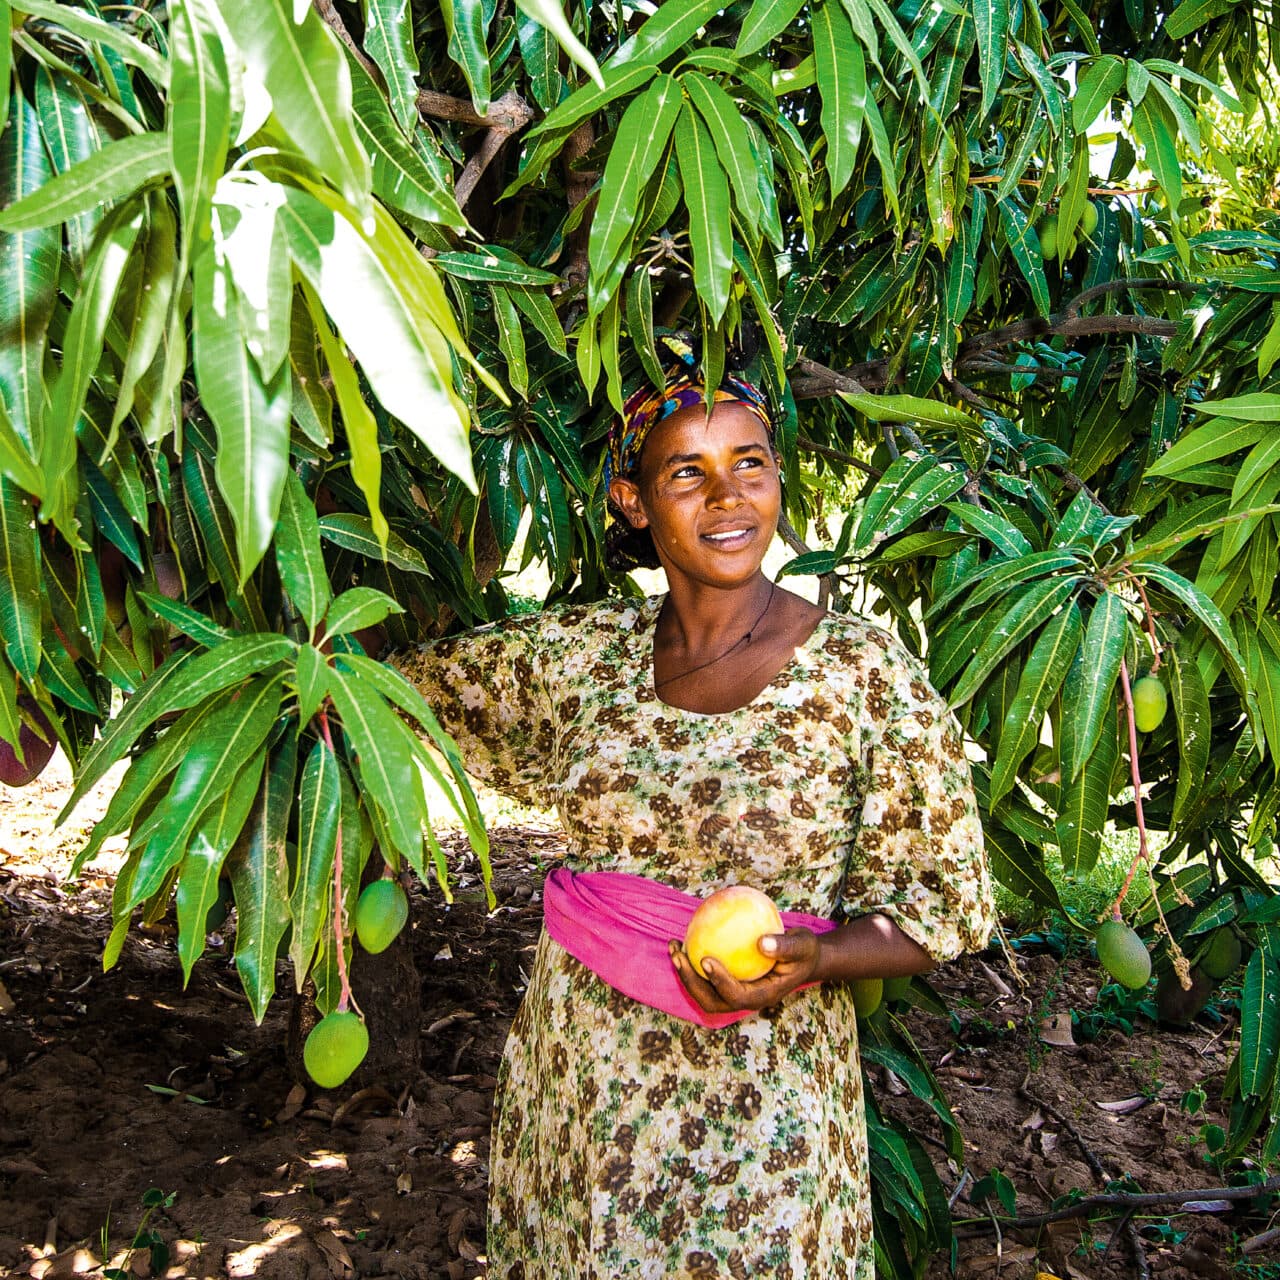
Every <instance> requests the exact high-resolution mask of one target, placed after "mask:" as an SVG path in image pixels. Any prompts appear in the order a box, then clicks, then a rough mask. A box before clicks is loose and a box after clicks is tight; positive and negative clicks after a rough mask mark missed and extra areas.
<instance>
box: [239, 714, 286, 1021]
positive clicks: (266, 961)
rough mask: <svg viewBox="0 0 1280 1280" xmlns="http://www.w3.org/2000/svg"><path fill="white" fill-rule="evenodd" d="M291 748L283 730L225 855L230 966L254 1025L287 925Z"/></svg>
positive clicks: (271, 986) (270, 990)
mask: <svg viewBox="0 0 1280 1280" xmlns="http://www.w3.org/2000/svg"><path fill="white" fill-rule="evenodd" d="M297 751H298V748H297V738H296V737H295V736H294V735H293V734H291V733H287V734H285V736H284V738H283V740H282V741H281V743H280V745H279V746H278V747H277V748H276V749H275V751H274V752H273V753H272V755H271V757H270V759H269V761H268V763H267V768H266V771H265V773H264V774H263V777H262V786H261V788H260V789H259V791H258V795H257V798H256V799H255V801H254V805H253V808H252V810H251V811H250V814H249V820H248V824H247V825H246V827H245V828H244V830H243V831H242V832H241V833H240V840H239V842H238V844H237V846H236V848H235V850H234V852H233V855H232V857H231V860H230V866H231V887H232V890H233V891H234V893H235V899H236V956H235V959H236V970H237V972H238V973H239V974H240V982H241V985H242V986H243V987H244V991H245V995H247V996H248V997H249V1005H250V1007H251V1008H252V1009H253V1017H254V1021H255V1022H257V1023H259V1024H260V1023H261V1022H262V1019H263V1016H264V1015H265V1014H266V1011H267V1005H268V1004H269V1003H270V1001H271V997H272V995H273V994H274V993H275V989H276V956H277V953H278V952H279V949H280V942H281V939H283V937H284V933H285V930H286V929H287V928H288V927H289V858H288V850H287V840H288V829H289V814H290V811H291V810H292V808H293V797H294V775H295V772H296V770H297Z"/></svg>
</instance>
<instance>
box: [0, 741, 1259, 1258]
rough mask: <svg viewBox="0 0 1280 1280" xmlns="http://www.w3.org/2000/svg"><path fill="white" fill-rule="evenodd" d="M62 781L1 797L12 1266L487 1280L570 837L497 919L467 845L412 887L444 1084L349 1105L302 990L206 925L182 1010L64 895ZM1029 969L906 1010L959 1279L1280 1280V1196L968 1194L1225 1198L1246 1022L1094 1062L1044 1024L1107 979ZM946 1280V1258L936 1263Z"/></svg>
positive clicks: (134, 945)
mask: <svg viewBox="0 0 1280 1280" xmlns="http://www.w3.org/2000/svg"><path fill="white" fill-rule="evenodd" d="M66 785H67V778H66V772H65V766H63V768H62V769H61V770H59V769H58V768H56V767H55V768H53V769H51V770H49V771H48V772H46V774H45V775H44V776H43V777H42V778H41V779H39V780H38V781H37V782H36V783H34V784H33V785H32V786H30V787H28V788H25V789H23V790H21V791H13V790H8V789H4V788H0V1276H10V1275H30V1276H32V1277H37V1278H39V1277H43V1278H44V1280H59V1278H60V1277H65V1276H72V1275H79V1274H87V1275H102V1274H103V1269H104V1268H111V1267H115V1268H120V1269H122V1271H127V1273H128V1274H129V1275H133V1276H139V1277H145V1276H148V1275H156V1276H169V1277H200V1278H203V1277H224V1276H225V1277H242V1276H263V1277H270V1278H272V1280H295V1278H296V1280H330V1278H332V1280H348V1278H350V1277H368V1278H370V1280H372V1278H374V1277H406V1278H421V1280H463V1278H471V1277H479V1276H483V1275H484V1274H485V1266H484V1213H485V1196H486V1191H487V1154H488V1125H489V1115H490V1107H491V1103H492V1092H493V1086H494V1075H495V1072H496V1070H497V1065H498V1059H499V1056H500V1053H501V1050H502V1044H503V1040H504V1037H505V1034H506V1030H507V1026H508V1024H509V1023H510V1020H511V1018H512V1016H513V1014H514V1012H515V1008H516V1004H517V1002H518V1000H519V996H520V990H521V988H522V986H523V981H524V977H523V966H524V965H525V964H526V963H527V958H528V956H529V954H530V951H531V948H532V946H533V943H534V940H535V938H536V936H537V932H538V929H539V927H540V921H541V905H540V893H539V886H540V883H541V878H542V875H543V873H544V871H545V869H546V867H547V865H548V864H549V863H553V862H554V861H555V859H556V857H557V856H558V853H559V846H558V843H557V839H556V837H555V835H554V833H552V832H549V831H547V830H533V829H529V828H509V829H505V830H499V831H496V832H495V833H494V845H495V855H494V863H495V873H496V874H495V889H496V892H497V896H498V901H499V906H498V909H497V911H495V912H494V913H492V914H488V913H486V911H485V910H484V906H483V901H482V897H481V894H480V893H479V878H478V874H477V873H476V871H475V869H474V867H473V866H471V865H470V864H468V863H467V862H466V860H465V859H464V858H463V855H462V854H461V852H460V851H459V852H458V853H457V857H458V865H459V867H460V868H462V869H461V871H460V873H459V875H458V878H457V883H456V890H457V901H456V902H455V904H454V905H453V906H452V907H446V906H445V904H444V903H443V902H442V900H441V897H440V895H439V893H438V892H436V891H435V890H434V889H432V890H431V891H428V890H425V889H421V888H419V889H418V890H416V891H415V895H414V902H413V915H412V921H413V930H414V932H413V941H414V952H415V958H416V962H417V965H418V968H419V970H420V972H421V974H422V981H423V992H422V995H423V1005H424V1009H425V1016H424V1018H423V1023H422V1033H421V1034H422V1043H421V1048H422V1063H423V1065H422V1070H421V1073H420V1074H419V1075H418V1076H417V1078H415V1079H412V1080H395V1079H387V1080H384V1081H381V1082H380V1083H377V1084H374V1085H372V1086H369V1087H366V1088H364V1089H362V1090H359V1091H353V1090H342V1089H339V1090H336V1091H334V1092H333V1093H332V1094H325V1093H323V1092H321V1091H314V1090H313V1091H310V1092H309V1091H307V1090H305V1089H303V1088H302V1087H301V1086H298V1085H296V1084H295V1082H294V1080H293V1079H292V1078H291V1077H290V1074H289V1071H288V1067H287V1063H286V1056H285V1053H284V1048H283V1046H284V1042H285V1039H286V1029H287V1022H288V1014H289V999H288V995H287V991H288V983H289V979H288V976H287V973H286V971H284V970H282V972H281V975H280V983H279V990H280V991H282V992H285V993H286V994H284V995H283V996H280V995H278V996H277V999H276V1000H275V1001H274V1002H273V1004H272V1006H271V1009H270V1012H269V1013H268V1016H267V1018H266V1020H265V1021H264V1023H263V1025H262V1026H261V1027H255V1026H254V1024H253V1020H252V1018H251V1016H250V1013H249V1009H248V1004H247V1002H246V1000H245V998H244V996H243V994H242V993H241V992H240V988H239V982H238V980H237V977H236V974H235V969H234V967H233V965H232V961H231V939H230V938H229V937H227V938H222V937H219V936H218V935H212V937H211V945H210V949H209V951H208V952H206V955H205V957H204V958H203V959H202V960H201V962H200V963H199V964H198V965H197V966H196V969H195V972H194V974H193V977H192V981H191V984H190V986H189V987H188V989H187V990H186V991H185V992H184V991H183V990H182V974H181V968H180V966H179V964H178V961H177V957H176V954H175V952H174V949H173V938H172V933H171V931H167V930H165V929H164V928H163V927H161V928H158V929H156V930H153V931H151V932H149V933H144V932H140V931H138V930H137V929H135V930H133V931H132V932H131V934H130V937H129V941H128V942H127V944H126V946H125V948H124V952H123V955H122V957H121V960H120V963H119V964H118V965H117V966H116V968H115V969H113V970H112V971H111V972H110V973H107V974H104V973H103V972H102V969H101V954H102V949H103V944H104V941H105V938H106V936H107V933H108V931H109V918H110V917H109V905H110V890H111V877H110V874H109V873H108V872H102V871H99V870H97V869H92V870H91V871H90V872H89V873H87V874H86V875H85V876H84V877H83V878H82V879H81V880H80V881H79V882H78V883H76V884H74V885H69V884H67V883H65V881H64V879H63V877H64V873H65V871H66V868H67V866H68V864H69V857H70V854H71V853H72V852H74V850H75V848H77V847H78V845H79V843H80V842H81V841H82V839H83V833H84V831H86V830H87V829H88V827H89V826H90V825H91V823H92V820H93V817H94V802H90V803H89V804H88V805H87V806H86V807H85V808H84V809H83V810H82V811H81V812H80V813H79V814H78V815H77V819H76V821H75V822H74V823H73V825H71V826H70V827H69V828H64V829H62V830H61V831H58V832H55V831H54V830H53V824H52V818H53V815H54V814H55V813H56V812H57V809H58V808H59V806H60V805H61V803H62V801H63V799H64V798H65V794H66ZM108 785H109V784H108ZM100 811H101V810H100V809H98V812H100ZM107 864H108V866H109V865H110V859H109V858H108V860H107ZM1016 963H1017V969H1018V972H1017V974H1016V975H1015V973H1013V972H1012V971H1011V968H1010V965H1009V963H1008V961H1007V959H1006V957H1005V955H1004V954H1003V953H1002V952H1000V951H999V950H993V951H990V952H988V953H987V954H986V955H984V956H979V957H970V958H968V959H966V960H964V961H962V962H959V963H957V964H955V965H952V966H949V967H948V968H947V970H945V971H944V972H942V973H941V974H939V975H935V977H936V984H935V985H936V986H937V987H938V988H939V989H940V990H942V991H943V992H944V993H945V995H946V996H947V998H948V1000H949V1001H950V1002H951V1004H952V1007H953V1009H954V1010H955V1012H954V1013H953V1015H952V1016H951V1017H950V1018H944V1017H941V1016H937V1015H932V1014H928V1013H924V1012H922V1011H919V1010H911V1011H910V1012H909V1013H908V1014H907V1016H906V1021H907V1024H908V1026H909V1028H910V1031H911V1034H912V1035H913V1037H914V1038H915V1039H916V1041H917V1043H918V1044H919V1046H920V1047H921V1049H922V1050H923V1052H924V1054H925V1056H926V1058H927V1059H928V1061H929V1062H930V1063H931V1064H932V1065H933V1066H934V1067H935V1069H936V1071H937V1072H938V1075H939V1078H940V1079H941V1080H942V1081H943V1082H944V1085H945V1087H946V1089H947V1091H948V1094H949V1097H950V1100H951V1103H952V1105H953V1107H954V1109H955V1111H956V1113H957V1114H958V1116H959V1117H960V1119H961V1122H962V1125H963V1128H964V1132H965V1135H966V1161H965V1166H964V1168H963V1169H957V1168H955V1167H954V1166H951V1165H949V1164H948V1163H947V1162H946V1158H945V1155H944V1153H943V1151H942V1149H941V1146H940V1144H939V1143H938V1141H937V1134H938V1130H937V1126H936V1121H934V1120H933V1119H932V1116H931V1113H928V1112H926V1111H924V1110H923V1109H922V1108H920V1106H919V1104H917V1103H916V1102H915V1101H914V1099H912V1098H911V1097H910V1096H909V1095H906V1094H904V1093H902V1092H901V1091H900V1088H901V1087H900V1086H897V1082H896V1081H895V1080H893V1079H891V1078H888V1077H885V1076H884V1075H883V1073H879V1072H877V1075H876V1077H875V1078H876V1079H877V1080H878V1081H879V1084H880V1090H879V1091H880V1094H881V1096H882V1098H883V1099H884V1101H885V1106H886V1107H887V1109H889V1110H890V1111H892V1112H894V1113H895V1114H897V1115H898V1116H900V1117H902V1118H905V1119H908V1120H909V1121H910V1122H911V1123H912V1124H913V1125H914V1126H915V1131H916V1132H917V1133H919V1134H921V1135H923V1137H924V1140H925V1141H926V1142H927V1143H929V1144H930V1149H931V1150H932V1151H934V1154H935V1156H936V1157H937V1161H938V1169H939V1173H940V1176H941V1178H942V1182H943V1184H944V1186H945V1187H946V1188H948V1190H949V1192H951V1193H954V1194H953V1213H954V1215H955V1217H956V1219H957V1220H969V1222H971V1223H972V1224H974V1225H964V1226H962V1227H961V1228H960V1233H959V1234H960V1241H959V1253H958V1258H959V1269H958V1274H959V1275H960V1276H962V1277H980V1276H988V1275H990V1276H997V1275H1000V1276H1004V1277H1008V1278H1009V1280H1020V1278H1022V1277H1026V1278H1028V1280H1029V1278H1030V1277H1033V1276H1034V1275H1035V1274H1036V1273H1037V1272H1038V1271H1045V1272H1049V1273H1051V1274H1052V1275H1054V1276H1058V1277H1063V1278H1064V1280H1068V1278H1076V1280H1086V1278H1088V1280H1119V1278H1120V1277H1124V1278H1126V1280H1128V1278H1130V1277H1141V1276H1143V1275H1150V1276H1156V1277H1162V1278H1164V1280H1204V1278H1205V1277H1209V1278H1211V1280H1212V1278H1213V1277H1219V1276H1220V1277H1229V1276H1236V1277H1250V1278H1251V1280H1252V1278H1256V1280H1262V1278H1263V1277H1275V1276H1280V1264H1277V1262H1276V1259H1277V1257H1278V1256H1280V1250H1277V1251H1276V1252H1273V1253H1271V1254H1267V1253H1266V1252H1265V1251H1263V1252H1257V1253H1252V1254H1250V1255H1249V1264H1250V1265H1249V1266H1248V1267H1247V1268H1246V1267H1239V1268H1238V1269H1236V1270H1234V1271H1233V1270H1232V1266H1233V1263H1234V1262H1235V1260H1236V1259H1237V1257H1238V1242H1240V1241H1242V1240H1244V1239H1246V1238H1249V1237H1252V1236H1257V1235H1258V1234H1260V1233H1262V1232H1263V1231H1265V1230H1267V1229H1268V1227H1274V1226H1275V1225H1276V1220H1271V1221H1268V1218H1267V1216H1266V1215H1267V1210H1268V1208H1269V1209H1270V1212H1271V1213H1272V1215H1273V1218H1275V1215H1276V1206H1277V1204H1278V1203H1280V1202H1277V1201H1276V1200H1274V1199H1273V1200H1272V1201H1271V1203H1270V1206H1267V1205H1265V1204H1258V1203H1256V1202H1255V1203H1253V1204H1251V1205H1244V1206H1242V1205H1239V1204H1235V1205H1229V1204H1225V1203H1222V1202H1219V1203H1217V1204H1214V1203H1213V1202H1212V1201H1213V1198H1212V1197H1208V1196H1198V1197H1197V1200H1199V1201H1200V1203H1195V1202H1193V1203H1192V1204H1189V1205H1185V1206H1182V1207H1181V1208H1180V1209H1178V1208H1169V1207H1165V1208H1157V1209H1144V1210H1142V1211H1141V1213H1140V1214H1139V1215H1135V1216H1134V1217H1133V1219H1132V1220H1131V1225H1130V1226H1129V1227H1128V1228H1126V1229H1124V1230H1121V1229H1119V1228H1118V1226H1117V1224H1116V1223H1115V1221H1114V1220H1101V1219H1095V1220H1094V1221H1093V1222H1092V1223H1089V1222H1088V1221H1087V1220H1083V1219H1080V1220H1074V1221H1067V1222H1063V1223H1059V1224H1056V1225H1055V1226H1053V1227H1039V1228H1036V1227H1026V1228H1008V1227H1006V1229H1005V1230H1004V1231H1003V1233H1000V1234H997V1233H996V1231H994V1230H993V1228H992V1226H991V1223H990V1221H989V1217H988V1215H987V1212H986V1208H985V1205H984V1203H982V1202H981V1201H980V1202H979V1203H977V1204H975V1203H971V1196H972V1195H973V1193H974V1190H975V1186H978V1187H980V1184H981V1180H982V1179H984V1178H986V1177H988V1175H990V1174H991V1172H992V1171H993V1170H999V1171H1000V1172H1001V1173H1002V1174H1003V1175H1004V1177H1006V1178H1007V1179H1008V1180H1009V1183H1010V1184H1011V1186H1012V1189H1013V1191H1014V1192H1015V1193H1016V1210H1017V1213H1018V1214H1019V1215H1022V1216H1027V1215H1032V1214H1036V1213H1040V1212H1043V1211H1044V1210H1045V1209H1047V1208H1048V1207H1049V1205H1050V1202H1051V1201H1054V1200H1055V1199H1056V1198H1058V1197H1062V1196H1066V1195H1069V1194H1070V1193H1072V1192H1073V1191H1078V1192H1080V1193H1083V1194H1086V1195H1090V1194H1094V1193H1096V1192H1099V1191H1101V1190H1103V1188H1104V1184H1105V1182H1106V1181H1107V1180H1110V1179H1118V1178H1127V1179H1129V1180H1130V1181H1129V1182H1128V1183H1126V1184H1125V1185H1126V1186H1127V1187H1128V1188H1129V1189H1131V1190H1137V1189H1141V1190H1142V1191H1145V1192H1176V1191H1192V1190H1196V1189H1199V1188H1211V1187H1214V1186H1216V1185H1217V1184H1218V1181H1219V1179H1218V1177H1217V1176H1216V1174H1215V1172H1214V1170H1213V1167H1212V1166H1211V1164H1210V1163H1209V1162H1208V1160H1207V1158H1206V1148H1205V1144H1204V1136H1203V1133H1202V1126H1205V1125H1212V1124H1222V1125H1225V1119H1224V1117H1223V1115H1222V1114H1221V1109H1220V1107H1219V1106H1218V1104H1217V1101H1216V1099H1217V1094H1218V1090H1219V1088H1220V1085H1221V1083H1222V1079H1223V1076H1224V1073H1225V1070H1226V1066H1227V1063H1228V1061H1229V1060H1230V1055H1231V1052H1232V1042H1233V1038H1234V1036H1235V1035H1236V1032H1237V1027H1236V1022H1235V1019H1234V1017H1233V1016H1232V1013H1231V1010H1230V1007H1229V1006H1227V1008H1226V1011H1225V1016H1224V1017H1219V1018H1217V1020H1216V1021H1214V1020H1213V1019H1209V1018H1206V1019H1203V1020H1201V1021H1199V1022H1197V1023H1196V1024H1195V1025H1194V1026H1193V1027H1192V1028H1191V1029H1190V1030H1189V1031H1186V1032H1182V1033H1178V1032H1170V1031H1162V1030H1159V1029H1157V1028H1156V1027H1155V1026H1154V1025H1153V1024H1152V1023H1151V1022H1149V1021H1148V1020H1146V1019H1145V1018H1142V1017H1139V1018H1138V1019H1137V1020H1136V1023H1135V1027H1134V1031H1133V1034H1131V1035H1125V1034H1124V1033H1123V1032H1121V1031H1120V1030H1117V1029H1115V1028H1114V1027H1104V1028H1103V1030H1102V1032H1101V1034H1100V1035H1098V1037H1097V1038H1095V1039H1093V1040H1091V1041H1088V1042H1083V1041H1084V1038H1085V1028H1084V1027H1082V1026H1080V1025H1077V1027H1076V1033H1075V1035H1076V1038H1077V1039H1079V1040H1081V1041H1082V1043H1079V1044H1077V1045H1076V1046H1075V1047H1055V1046H1051V1045H1048V1044H1045V1043H1044V1042H1043V1039H1042V1038H1041V1037H1042V1032H1043V1030H1044V1029H1045V1027H1046V1026H1047V1027H1049V1028H1050V1030H1049V1034H1050V1035H1052V1034H1053V1032H1052V1027H1054V1026H1057V1027H1058V1028H1059V1029H1061V1027H1062V1025H1063V1024H1064V1021H1065V1025H1066V1026H1067V1027H1068V1028H1069V1026H1070V1022H1069V1018H1070V1014H1071V1011H1072V1010H1075V1011H1076V1012H1077V1013H1079V1014H1083V1015H1088V1014H1089V1013H1090V1011H1091V1010H1092V1011H1094V1017H1093V1021H1094V1022H1095V1023H1096V1022H1099V1021H1102V1022H1105V1021H1106V1019H1105V1018H1103V1017H1100V1016H1099V1015H1098V1012H1097V1004H1098V983H1099V981H1100V975H1099V972H1098V970H1097V969H1096V967H1095V966H1094V965H1093V964H1092V963H1091V962H1090V961H1089V960H1088V959H1087V957H1077V958H1071V959H1068V960H1065V961H1064V960H1063V959H1062V958H1061V957H1060V956H1059V955H1057V954H1055V953H1054V951H1053V950H1052V949H1050V948H1048V947H1046V946H1042V945H1038V944H1037V943H1036V941H1035V940H1034V939H1032V940H1031V941H1030V942H1024V943H1023V944H1022V945H1021V946H1020V947H1019V950H1018V957H1017V962H1016ZM1045 1019H1049V1020H1050V1021H1049V1022H1048V1023H1046V1022H1045V1021H1044V1020H1045ZM895 1086H896V1087H895ZM1197 1087H1199V1088H1202V1089H1204V1090H1205V1092H1206V1094H1207V1097H1208V1101H1207V1103H1206V1107H1205V1109H1204V1110H1203V1111H1202V1112H1201V1113H1200V1114H1197V1115H1194V1116H1192V1115H1188V1114H1187V1113H1186V1111H1185V1109H1184V1108H1183V1106H1182V1105H1181V1104H1182V1101H1183V1098H1184V1095H1185V1094H1187V1093H1188V1091H1191V1090H1193V1089H1195V1088H1197ZM988 1185H990V1184H988ZM1206 1200H1207V1201H1208V1203H1205V1201H1206ZM139 1234H140V1235H141V1236H142V1237H143V1243H142V1244H141V1245H140V1246H139V1247H138V1248H137V1249H135V1250H133V1251H132V1252H130V1251H129V1249H128V1246H129V1245H130V1243H131V1242H132V1241H133V1240H134V1238H135V1235H139ZM1139 1254H1140V1255H1141V1256H1139ZM1273 1266H1275V1267H1276V1270H1274V1271H1273V1270H1272V1269H1271V1268H1272V1267H1273ZM948 1274H949V1270H948V1265H947V1260H946V1259H945V1258H939V1259H937V1260H936V1261H935V1263H934V1264H933V1265H932V1267H931V1269H930V1271H929V1273H928V1275H929V1277H930V1278H934V1277H936V1278H938V1280H940V1278H941V1277H943V1276H945V1275H948ZM566 1280H572V1278H571V1277H566ZM812 1280H826V1278H825V1277H813V1278H812Z"/></svg>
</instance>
